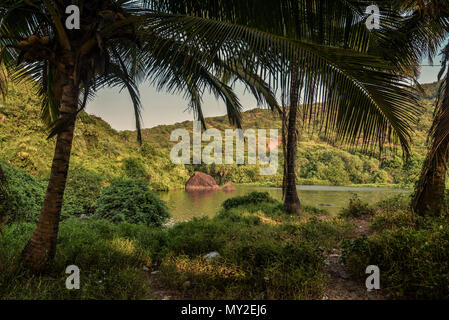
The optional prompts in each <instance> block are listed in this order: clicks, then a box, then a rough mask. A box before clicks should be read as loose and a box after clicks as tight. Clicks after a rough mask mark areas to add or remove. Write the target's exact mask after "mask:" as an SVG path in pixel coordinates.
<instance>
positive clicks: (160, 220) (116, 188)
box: [95, 179, 170, 226]
mask: <svg viewBox="0 0 449 320" xmlns="http://www.w3.org/2000/svg"><path fill="white" fill-rule="evenodd" d="M95 216H96V217H98V218H101V219H106V220H109V221H111V222H114V223H121V222H127V223H134V224H145V225H147V226H150V225H151V226H161V225H163V224H164V223H165V222H166V221H167V219H168V218H169V217H170V214H169V213H168V210H167V206H166V204H165V203H164V202H163V201H162V200H160V199H159V197H158V196H157V195H156V194H155V193H153V192H152V191H150V189H149V188H148V184H147V182H146V181H144V180H130V179H116V180H113V181H112V183H111V185H110V186H108V187H106V188H104V189H103V191H102V192H101V196H100V198H99V199H98V201H97V210H96V212H95Z"/></svg>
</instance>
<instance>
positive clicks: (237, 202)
mask: <svg viewBox="0 0 449 320" xmlns="http://www.w3.org/2000/svg"><path fill="white" fill-rule="evenodd" d="M275 201H276V200H274V199H273V198H271V196H270V195H269V193H268V192H251V193H248V194H247V195H244V196H240V197H234V198H230V199H228V200H226V201H225V202H223V204H222V206H223V208H224V209H225V210H228V209H231V208H235V207H238V206H241V205H248V204H261V203H264V202H265V203H266V202H268V203H273V202H275Z"/></svg>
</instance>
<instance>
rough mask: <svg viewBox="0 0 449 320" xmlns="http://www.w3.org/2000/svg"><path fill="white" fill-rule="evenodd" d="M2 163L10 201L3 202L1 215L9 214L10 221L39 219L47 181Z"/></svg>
mask: <svg viewBox="0 0 449 320" xmlns="http://www.w3.org/2000/svg"><path fill="white" fill-rule="evenodd" d="M1 165H2V168H3V172H4V174H5V177H6V181H7V183H8V189H7V196H8V201H7V202H6V203H4V204H2V206H1V209H2V213H1V214H0V215H5V216H8V220H9V221H37V217H38V216H39V212H40V209H41V205H42V201H43V199H44V192H45V188H46V183H45V182H44V181H41V180H39V179H37V178H35V177H33V176H31V175H29V174H28V173H27V172H26V171H24V170H18V169H16V168H14V167H13V166H10V165H7V164H6V163H4V162H2V163H1Z"/></svg>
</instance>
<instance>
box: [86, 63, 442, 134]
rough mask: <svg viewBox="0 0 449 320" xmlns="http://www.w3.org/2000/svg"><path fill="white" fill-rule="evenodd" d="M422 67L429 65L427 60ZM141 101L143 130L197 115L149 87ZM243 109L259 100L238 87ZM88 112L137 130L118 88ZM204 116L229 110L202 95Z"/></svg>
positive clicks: (434, 69) (424, 78)
mask: <svg viewBox="0 0 449 320" xmlns="http://www.w3.org/2000/svg"><path fill="white" fill-rule="evenodd" d="M438 63H439V59H438V58H437V59H435V60H434V66H423V67H422V72H421V77H420V78H419V81H420V83H430V82H435V81H436V79H437V75H438V72H439V70H440V68H439V66H438ZM423 64H428V62H427V61H424V62H423ZM140 94H141V101H142V105H143V110H142V120H143V126H142V127H143V128H151V127H154V126H157V125H161V124H174V123H176V122H182V121H185V120H193V119H194V114H193V113H192V112H190V111H188V110H187V111H186V109H187V106H188V101H187V100H185V99H183V97H182V96H181V95H172V94H168V93H165V92H163V91H161V92H157V91H156V90H155V89H154V88H153V87H151V86H150V85H149V84H146V83H143V84H142V85H141V86H140ZM236 94H237V96H238V97H239V99H240V103H241V104H242V106H243V110H244V111H247V110H250V109H253V108H256V107H257V103H256V100H255V99H254V98H253V97H252V95H251V94H250V93H248V92H245V90H244V89H243V87H237V88H236ZM86 111H87V113H90V114H94V115H96V116H98V117H101V118H102V119H103V120H105V121H106V122H108V123H109V124H110V125H111V126H112V127H113V128H114V129H116V130H134V129H135V120H134V112H133V107H132V103H131V100H130V98H129V95H128V92H127V91H126V90H123V91H122V92H120V91H119V89H103V90H101V91H99V92H98V95H97V97H96V98H95V99H94V100H93V101H91V102H90V103H89V104H88V105H87V108H86ZM203 113H204V115H205V116H206V117H214V116H222V115H225V114H226V107H225V105H224V103H222V102H221V101H217V100H216V99H215V97H214V96H211V95H209V94H206V95H205V96H203Z"/></svg>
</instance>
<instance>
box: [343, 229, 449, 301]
mask: <svg viewBox="0 0 449 320" xmlns="http://www.w3.org/2000/svg"><path fill="white" fill-rule="evenodd" d="M343 249H344V250H343V254H342V260H343V262H344V263H345V264H346V266H347V267H348V269H349V270H351V271H352V272H353V273H354V274H355V275H357V276H359V277H361V278H365V277H366V275H365V268H366V267H367V266H369V265H377V266H378V267H379V269H380V274H381V283H382V287H383V290H384V292H385V293H387V295H388V296H390V297H392V298H410V299H449V273H448V270H449V226H448V224H447V223H446V224H445V225H440V226H438V227H437V228H434V229H431V230H413V229H409V228H399V229H396V230H385V231H384V232H382V233H379V234H376V235H374V236H371V237H369V238H367V237H361V238H357V239H355V240H354V241H345V242H344V243H343Z"/></svg>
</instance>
